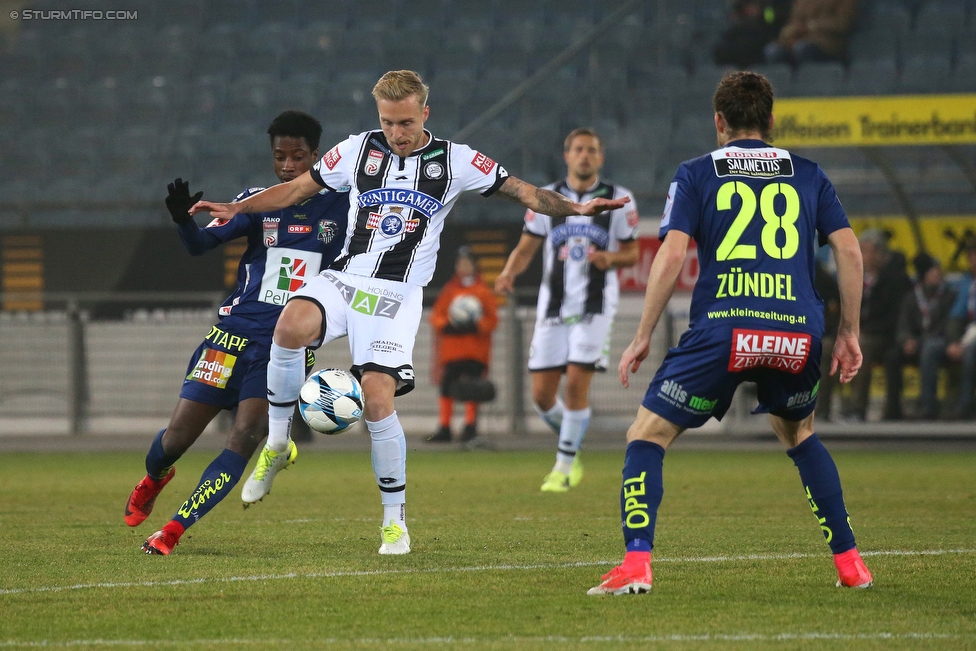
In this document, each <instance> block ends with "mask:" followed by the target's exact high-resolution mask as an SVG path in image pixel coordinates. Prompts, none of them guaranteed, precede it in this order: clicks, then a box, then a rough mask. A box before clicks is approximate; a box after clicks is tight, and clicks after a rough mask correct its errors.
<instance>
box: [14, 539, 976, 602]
mask: <svg viewBox="0 0 976 651" xmlns="http://www.w3.org/2000/svg"><path fill="white" fill-rule="evenodd" d="M945 554H976V549H927V550H920V551H911V550H888V551H885V550H880V551H863V552H861V556H942V555H945ZM821 556H824V554H806V553H791V554H744V555H741V556H696V557H695V556H693V557H687V558H668V557H667V556H665V557H661V558H655V559H654V563H655V564H657V563H735V562H741V561H775V560H791V559H797V558H819V557H821ZM618 562H619V559H617V560H612V561H577V562H575V563H537V564H532V565H475V566H471V567H435V568H427V569H420V568H409V569H403V570H339V571H335V572H288V573H286V574H256V575H251V576H231V577H218V578H198V579H172V580H169V581H120V582H113V583H78V584H75V585H61V586H43V587H37V588H3V589H0V595H14V594H33V593H38V592H66V591H69V590H88V589H93V588H157V587H163V586H177V585H198V584H204V583H237V582H251V581H276V580H284V579H330V578H342V577H361V576H391V575H396V574H447V573H451V572H507V571H512V570H518V571H531V570H560V569H571V568H576V567H595V566H600V565H616V564H617V563H618Z"/></svg>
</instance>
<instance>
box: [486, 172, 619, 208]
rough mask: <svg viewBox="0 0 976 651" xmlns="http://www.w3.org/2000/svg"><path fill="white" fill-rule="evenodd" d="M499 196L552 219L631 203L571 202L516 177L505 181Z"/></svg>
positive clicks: (499, 189)
mask: <svg viewBox="0 0 976 651" xmlns="http://www.w3.org/2000/svg"><path fill="white" fill-rule="evenodd" d="M498 194H499V195H501V196H503V197H505V198H506V199H509V200H510V201H514V202H515V203H518V204H521V205H523V206H525V207H526V208H528V209H529V210H531V211H533V212H537V213H540V214H543V215H549V216H550V217H567V216H569V215H596V214H597V213H601V212H605V211H607V210H616V209H617V208H622V207H623V206H624V204H626V203H629V202H630V197H623V198H622V199H616V200H610V199H591V200H590V201H587V202H586V203H576V202H575V201H570V200H569V199H567V198H566V197H564V196H563V195H561V194H559V193H558V192H553V191H552V190H543V189H542V188H537V187H535V186H534V185H532V184H530V183H526V182H525V181H522V180H519V179H517V178H515V177H514V176H510V177H508V178H507V179H505V182H504V183H502V186H501V187H500V188H498Z"/></svg>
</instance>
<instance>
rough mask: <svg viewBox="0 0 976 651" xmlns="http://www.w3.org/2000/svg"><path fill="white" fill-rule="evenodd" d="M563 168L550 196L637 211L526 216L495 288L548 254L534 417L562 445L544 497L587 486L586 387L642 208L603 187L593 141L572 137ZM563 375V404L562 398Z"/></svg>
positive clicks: (598, 367) (535, 347) (579, 132)
mask: <svg viewBox="0 0 976 651" xmlns="http://www.w3.org/2000/svg"><path fill="white" fill-rule="evenodd" d="M563 159H564V160H565V161H566V169H567V173H566V178H565V179H562V180H560V181H556V182H555V183H552V184H550V185H547V186H545V187H546V189H547V190H552V191H553V192H558V193H559V194H561V195H563V196H564V197H567V198H568V199H575V200H577V201H587V200H589V199H593V198H596V197H606V198H609V199H623V198H624V197H626V198H628V199H630V201H631V203H630V204H629V205H627V206H625V207H623V208H619V209H617V210H614V211H610V212H605V213H602V214H599V215H591V216H588V215H570V216H568V217H554V216H552V215H546V214H541V213H537V212H535V211H533V210H531V209H530V210H526V211H525V226H524V229H523V232H522V237H521V239H520V240H519V243H518V244H517V245H516V247H515V249H513V250H512V253H511V254H510V255H509V257H508V261H507V262H506V264H505V268H504V269H502V272H501V274H499V275H498V278H497V279H496V280H495V290H496V291H498V292H511V291H512V287H513V284H514V281H515V277H516V276H518V275H519V274H520V273H522V272H523V271H525V269H526V268H527V267H528V266H529V263H530V262H532V258H533V257H535V254H536V252H537V251H538V250H539V248H540V247H542V246H543V243H544V244H545V248H544V252H543V273H542V285H541V286H540V287H539V301H538V307H537V310H536V320H535V332H534V333H533V335H532V345H531V347H530V348H529V351H530V352H529V372H530V373H531V374H532V402H533V403H534V404H535V409H536V412H538V414H539V416H540V417H541V418H542V420H544V421H545V422H546V424H547V425H549V427H550V428H552V430H553V431H554V432H556V434H557V435H558V436H559V443H558V445H557V447H556V464H555V465H554V466H553V467H552V470H551V471H550V472H549V474H548V475H546V477H545V479H544V480H543V482H542V491H543V492H550V493H564V492H566V491H568V490H569V489H570V488H571V487H574V486H576V485H577V484H579V482H580V481H581V480H582V478H583V465H582V463H580V457H579V449H580V445H581V444H582V443H583V437H584V436H585V435H586V428H587V426H588V425H589V422H590V413H591V410H590V382H591V381H592V379H593V373H594V372H595V371H605V370H606V369H607V362H608V361H609V355H610V328H611V326H612V324H613V317H614V314H615V313H616V311H617V299H618V297H619V294H620V287H619V284H618V282H617V273H616V271H615V270H616V269H618V268H620V267H629V266H630V265H632V264H634V263H635V262H637V255H638V244H637V221H638V216H637V205H636V204H635V203H634V201H633V198H634V197H633V194H631V192H630V190H628V189H627V188H625V187H622V186H620V185H615V184H613V183H611V182H609V181H607V180H605V179H602V178H600V169H601V168H602V167H603V160H604V159H603V145H602V143H601V142H600V137H599V136H598V135H597V133H596V131H594V130H592V129H575V130H574V131H572V132H570V134H569V135H568V136H566V141H565V142H564V144H563ZM564 374H565V375H566V391H565V396H566V398H565V401H563V400H560V399H559V398H558V396H557V393H558V391H559V382H560V380H561V379H562V376H563V375H564Z"/></svg>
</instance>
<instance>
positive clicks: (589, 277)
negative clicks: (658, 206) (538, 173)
mask: <svg viewBox="0 0 976 651" xmlns="http://www.w3.org/2000/svg"><path fill="white" fill-rule="evenodd" d="M546 189H547V190H552V191H554V192H558V193H559V194H561V195H563V196H564V197H567V198H568V199H569V200H570V201H577V202H579V203H584V202H587V201H589V200H591V199H597V198H603V199H622V198H623V197H630V203H628V204H627V205H626V206H624V207H623V208H618V209H617V210H612V211H609V212H604V213H600V214H599V215H594V216H592V217H589V216H585V215H570V216H569V217H550V216H549V215H543V214H539V213H535V212H533V211H531V210H526V211H525V226H524V231H525V232H526V233H529V234H530V235H535V236H537V237H544V238H546V242H545V245H544V246H543V273H542V285H541V286H540V287H539V304H538V318H539V319H540V320H541V319H546V320H553V321H555V320H572V319H576V318H579V317H583V316H585V315H587V314H613V313H614V312H615V311H616V309H617V300H618V299H619V296H620V285H619V283H618V281H617V273H616V270H614V269H608V270H606V271H601V270H599V269H597V268H596V267H594V266H592V265H591V264H590V263H589V261H588V260H587V255H588V254H589V253H590V252H591V251H619V250H620V243H621V242H629V241H631V240H633V239H635V238H636V237H637V222H638V215H637V204H636V203H635V201H634V195H633V194H632V193H631V192H630V190H628V189H627V188H624V187H621V186H619V185H613V184H611V183H608V182H606V181H602V180H597V182H596V183H594V184H593V186H592V187H590V188H589V189H588V190H586V191H585V192H583V193H582V194H577V193H576V192H575V191H574V190H573V189H572V188H570V187H569V186H568V185H567V184H566V181H565V180H563V181H558V182H556V183H552V184H550V185H547V186H546Z"/></svg>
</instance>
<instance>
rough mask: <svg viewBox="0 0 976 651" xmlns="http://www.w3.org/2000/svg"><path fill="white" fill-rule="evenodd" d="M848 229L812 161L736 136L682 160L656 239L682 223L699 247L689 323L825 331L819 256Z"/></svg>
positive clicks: (815, 333) (814, 333)
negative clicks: (708, 151)
mask: <svg viewBox="0 0 976 651" xmlns="http://www.w3.org/2000/svg"><path fill="white" fill-rule="evenodd" d="M849 226H850V223H849V222H848V221H847V215H846V214H845V213H844V209H843V207H842V206H841V204H840V201H839V200H838V199H837V194H836V193H835V192H834V188H833V186H832V185H831V183H830V181H829V180H828V179H827V176H826V175H825V174H824V173H823V170H821V169H820V167H819V166H818V165H817V164H816V163H814V162H812V161H810V160H807V159H805V158H801V157H799V156H796V155H794V154H791V153H790V152H788V151H786V150H785V149H777V148H775V147H771V146H770V145H767V144H766V143H764V142H762V141H761V140H737V141H735V142H732V143H729V144H728V145H727V146H726V147H724V148H722V149H718V150H716V151H714V152H712V153H711V154H708V155H705V156H701V157H700V158H696V159H694V160H690V161H687V162H685V163H682V164H681V166H680V167H679V168H678V171H677V173H676V174H675V176H674V180H673V181H672V183H671V187H670V188H669V190H668V200H667V204H666V206H665V209H664V216H663V217H662V220H661V230H660V236H661V238H662V239H663V238H664V237H665V236H666V235H667V234H668V232H670V231H672V230H677V231H681V232H683V233H687V234H688V235H690V236H691V237H693V238H694V240H695V242H696V243H697V244H698V262H699V267H700V269H701V272H700V275H699V277H698V282H697V283H696V285H695V290H694V293H693V294H692V300H691V327H692V328H710V327H715V326H745V327H752V328H756V327H759V328H769V327H774V328H776V329H777V330H790V331H797V332H803V333H807V334H810V335H812V336H814V337H822V336H823V301H822V300H821V299H820V296H818V295H817V292H816V290H815V289H814V276H815V273H816V260H815V254H816V250H817V247H818V246H819V245H821V244H824V243H826V238H827V236H828V235H830V234H831V233H833V232H834V231H836V230H839V229H841V228H847V227H849ZM818 235H819V237H818Z"/></svg>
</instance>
